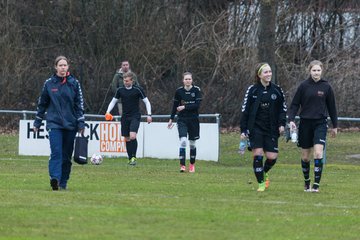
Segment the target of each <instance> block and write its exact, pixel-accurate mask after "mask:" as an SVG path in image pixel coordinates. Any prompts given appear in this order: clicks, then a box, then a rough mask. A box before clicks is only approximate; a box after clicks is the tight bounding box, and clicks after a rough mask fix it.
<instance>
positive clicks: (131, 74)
mask: <svg viewBox="0 0 360 240" xmlns="http://www.w3.org/2000/svg"><path fill="white" fill-rule="evenodd" d="M128 77H129V78H130V79H131V80H133V79H134V73H133V72H126V73H124V75H123V79H125V78H128Z"/></svg>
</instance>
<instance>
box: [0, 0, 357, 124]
mask: <svg viewBox="0 0 360 240" xmlns="http://www.w3.org/2000/svg"><path fill="white" fill-rule="evenodd" d="M359 5H360V3H358V1H356V0H354V1H350V0H348V1H343V0H331V1H330V0H320V1H319V0H317V1H315V0H306V1H290V0H281V1H274V0H232V1H231V0H223V1H218V0H197V1H192V0H176V1H173V0H172V1H170V0H154V1H143V0H106V1H102V0H67V1H60V0H52V1H45V0H39V1H35V2H34V1H25V0H17V1H13V0H2V1H0V13H1V16H2V18H1V19H0V55H1V58H0V66H1V67H0V109H20V110H23V109H27V110H35V106H36V100H37V97H38V95H39V92H40V89H41V87H42V84H43V82H44V80H45V79H46V78H47V77H48V76H49V74H50V73H51V72H52V70H53V66H52V64H53V60H54V58H55V57H56V56H57V55H59V54H63V55H66V56H68V57H69V58H70V60H71V64H72V68H71V70H72V72H73V73H74V74H75V75H76V76H77V77H78V78H79V80H80V81H81V83H82V86H83V90H84V95H85V100H86V112H87V113H100V114H103V113H104V111H105V109H106V105H107V104H108V102H109V101H110V99H111V98H112V96H113V93H112V92H111V89H110V88H109V86H110V82H111V80H112V77H113V74H114V72H115V70H116V68H118V66H119V63H120V61H121V60H122V59H129V60H130V63H131V65H132V69H133V71H135V72H136V73H137V74H138V75H139V78H140V83H141V85H142V86H143V87H144V88H145V90H146V92H147V94H148V97H149V99H150V101H151V103H152V105H153V109H154V114H168V113H169V111H170V108H171V99H172V97H173V96H172V95H173V93H174V91H175V89H176V88H177V87H178V86H179V85H180V84H181V74H182V73H183V72H184V71H185V70H189V71H192V72H193V73H194V78H195V81H196V84H197V85H199V86H200V87H201V88H202V91H203V93H204V101H203V104H202V109H201V112H202V113H215V112H217V113H221V114H222V116H223V118H222V123H223V125H224V126H237V125H238V121H239V118H240V114H241V111H240V106H241V101H242V97H243V94H244V92H245V90H246V88H247V86H248V85H249V84H251V83H252V81H253V78H254V77H253V66H254V64H255V63H257V62H258V61H268V62H270V63H271V64H272V65H273V68H274V69H275V73H276V76H275V78H274V80H275V81H276V82H277V83H278V84H279V85H281V87H282V88H283V89H284V91H285V94H286V95H287V98H288V102H289V101H290V99H291V97H292V96H293V94H294V91H295V89H296V87H297V85H298V84H299V82H300V80H302V79H304V78H306V77H307V74H306V72H305V68H306V66H307V64H308V63H309V61H310V60H312V59H319V60H321V61H323V62H324V63H325V66H326V68H327V71H326V78H327V79H329V81H330V83H331V84H332V85H333V87H334V89H335V92H336V97H337V104H338V109H339V115H340V116H350V117H358V116H359V110H360V109H359V104H360V98H359V97H357V93H358V92H359V90H360V89H359V85H360V82H359V76H358V72H359V70H360V67H359V63H360V58H359V57H358V56H359V49H360V48H359V47H360V41H359V33H360V31H359V24H360V19H359V18H360V17H359V16H360V14H359V9H360V6H359Z"/></svg>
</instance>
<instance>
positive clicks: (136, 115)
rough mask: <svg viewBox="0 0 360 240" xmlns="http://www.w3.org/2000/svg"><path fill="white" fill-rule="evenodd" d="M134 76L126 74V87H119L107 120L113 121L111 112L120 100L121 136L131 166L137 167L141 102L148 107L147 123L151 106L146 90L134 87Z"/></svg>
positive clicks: (110, 105) (109, 107) (106, 117)
mask: <svg viewBox="0 0 360 240" xmlns="http://www.w3.org/2000/svg"><path fill="white" fill-rule="evenodd" d="M133 77H134V74H133V73H132V72H127V73H125V74H124V86H123V87H119V88H118V89H117V91H116V94H115V97H114V98H113V99H112V100H111V102H110V104H109V106H108V109H107V110H106V114H105V119H106V120H112V115H111V113H110V112H111V110H112V109H113V108H114V106H115V105H116V103H117V102H118V100H119V99H121V102H122V106H123V114H122V116H121V135H122V136H124V137H125V140H126V150H127V154H128V157H129V164H130V165H136V151H137V145H138V144H137V140H136V135H137V132H138V129H139V126H140V120H141V113H140V108H139V100H140V99H142V100H143V102H144V103H145V106H146V111H147V114H148V116H147V122H148V123H151V122H152V118H151V105H150V102H149V99H148V98H147V97H146V95H145V93H144V90H143V89H142V88H141V87H139V86H135V85H133V83H134V82H133Z"/></svg>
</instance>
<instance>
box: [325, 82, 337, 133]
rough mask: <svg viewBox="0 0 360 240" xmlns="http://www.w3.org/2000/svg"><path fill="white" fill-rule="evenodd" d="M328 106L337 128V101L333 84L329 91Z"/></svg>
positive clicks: (333, 123) (334, 125)
mask: <svg viewBox="0 0 360 240" xmlns="http://www.w3.org/2000/svg"><path fill="white" fill-rule="evenodd" d="M326 106H327V109H328V112H329V116H330V119H331V122H332V125H333V128H337V122H338V120H337V111H336V102H335V94H334V91H333V90H332V88H331V86H330V87H329V93H328V95H327V96H326Z"/></svg>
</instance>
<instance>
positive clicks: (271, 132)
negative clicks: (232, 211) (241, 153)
mask: <svg viewBox="0 0 360 240" xmlns="http://www.w3.org/2000/svg"><path fill="white" fill-rule="evenodd" d="M271 77H272V71H271V68H270V65H269V64H267V63H259V64H258V65H257V66H256V68H255V84H254V85H251V86H250V87H249V88H248V90H247V91H246V94H245V97H244V101H243V105H242V116H241V121H240V128H241V136H240V138H241V139H245V138H246V137H247V136H248V137H249V140H250V146H251V148H252V153H253V158H254V162H253V169H254V173H255V177H256V180H257V181H258V183H259V188H258V189H257V191H258V192H263V191H265V189H266V188H268V187H269V184H270V178H269V174H268V172H269V170H270V169H271V168H272V167H273V166H274V165H275V163H276V160H277V156H278V138H279V136H280V134H281V133H282V132H283V131H284V129H285V125H286V110H287V108H286V103H285V97H284V94H283V91H282V89H281V88H280V87H279V86H277V85H275V84H273V83H271ZM264 154H265V156H266V161H265V163H264V164H263V155H264Z"/></svg>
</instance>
